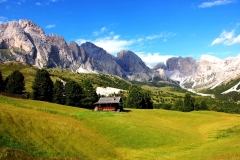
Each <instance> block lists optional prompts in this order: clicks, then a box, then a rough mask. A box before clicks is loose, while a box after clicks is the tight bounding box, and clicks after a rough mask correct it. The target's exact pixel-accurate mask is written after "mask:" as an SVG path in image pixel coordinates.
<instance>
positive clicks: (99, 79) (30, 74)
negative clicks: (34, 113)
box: [0, 62, 131, 92]
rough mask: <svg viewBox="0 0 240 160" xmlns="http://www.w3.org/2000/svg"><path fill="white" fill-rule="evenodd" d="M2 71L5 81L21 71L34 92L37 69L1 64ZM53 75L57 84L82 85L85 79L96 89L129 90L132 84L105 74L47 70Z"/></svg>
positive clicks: (53, 79)
mask: <svg viewBox="0 0 240 160" xmlns="http://www.w3.org/2000/svg"><path fill="white" fill-rule="evenodd" d="M0 70H1V72H2V75H3V78H4V79H5V78H6V77H7V76H8V75H10V74H11V73H12V72H13V71H14V70H19V71H20V72H22V74H23V75H24V78H25V87H26V91H27V92H32V83H33V81H34V78H35V75H36V71H37V68H36V67H33V66H30V65H27V64H23V63H17V62H7V63H1V62H0ZM47 70H48V72H49V74H50V75H51V79H52V81H53V82H55V81H56V80H57V79H58V80H59V79H64V80H67V79H69V78H70V79H72V80H74V81H76V82H78V83H81V82H82V81H83V80H84V79H90V80H91V82H92V84H93V86H94V87H99V86H100V87H114V88H120V89H124V90H127V89H128V88H129V87H130V85H131V84H130V83H129V82H127V81H126V80H124V79H122V78H120V77H118V76H114V75H105V74H78V73H75V72H72V71H70V70H67V69H57V68H54V69H47Z"/></svg>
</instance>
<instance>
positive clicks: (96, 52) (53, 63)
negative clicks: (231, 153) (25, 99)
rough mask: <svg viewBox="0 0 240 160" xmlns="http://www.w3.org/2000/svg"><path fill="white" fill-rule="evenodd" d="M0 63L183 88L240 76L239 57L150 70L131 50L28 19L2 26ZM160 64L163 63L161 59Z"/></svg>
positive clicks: (172, 62)
mask: <svg viewBox="0 0 240 160" xmlns="http://www.w3.org/2000/svg"><path fill="white" fill-rule="evenodd" d="M0 61H2V62H6V61H19V62H24V63H28V64H31V65H34V66H36V67H39V68H44V67H45V68H54V67H57V68H66V69H70V70H72V71H74V72H80V73H104V74H113V75H117V76H119V77H124V78H126V79H128V80H131V81H140V82H156V81H159V82H160V81H161V82H164V81H165V82H167V83H169V82H170V83H172V82H173V83H174V84H176V82H177V83H178V84H179V85H180V86H181V87H183V88H198V89H204V88H212V89H213V88H215V87H216V86H219V85H221V84H223V83H227V82H229V81H230V80H232V79H236V78H238V77H239V76H240V56H237V57H231V58H227V59H224V60H221V59H219V58H216V57H213V56H203V57H202V58H201V59H200V60H199V61H196V60H195V59H193V58H191V57H187V58H183V57H172V58H169V59H168V60H167V62H166V65H165V64H164V63H158V64H157V65H156V66H155V67H152V68H149V67H148V66H147V65H146V64H145V63H144V62H143V61H142V60H141V58H140V57H138V56H137V55H136V54H135V53H134V52H132V51H128V50H122V51H120V52H119V53H118V54H117V56H116V57H115V56H113V55H111V54H109V53H108V52H106V51H105V50H104V49H103V48H100V47H98V46H96V45H95V44H93V43H91V42H86V43H83V44H81V45H80V46H79V45H78V44H77V43H76V42H70V43H69V44H67V43H66V41H65V40H64V38H63V37H61V36H58V35H53V34H50V35H46V34H45V33H44V31H43V29H42V28H41V27H39V26H38V25H36V24H35V23H34V22H32V21H29V20H19V21H18V22H7V23H4V24H0ZM159 61H161V60H159Z"/></svg>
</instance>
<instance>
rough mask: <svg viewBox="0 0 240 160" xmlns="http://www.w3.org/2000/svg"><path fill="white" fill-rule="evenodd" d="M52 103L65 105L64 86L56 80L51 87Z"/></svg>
mask: <svg viewBox="0 0 240 160" xmlns="http://www.w3.org/2000/svg"><path fill="white" fill-rule="evenodd" d="M53 102H54V103H58V104H65V97H64V85H63V83H62V82H61V81H59V80H56V82H55V83H54V87H53Z"/></svg>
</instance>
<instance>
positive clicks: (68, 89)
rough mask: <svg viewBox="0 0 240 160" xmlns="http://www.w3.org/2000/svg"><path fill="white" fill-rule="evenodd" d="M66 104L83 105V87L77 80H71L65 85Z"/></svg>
mask: <svg viewBox="0 0 240 160" xmlns="http://www.w3.org/2000/svg"><path fill="white" fill-rule="evenodd" d="M65 93H66V103H65V104H66V105H69V106H76V107H80V106H81V99H82V87H81V86H80V85H79V84H78V83H77V82H75V81H72V80H69V81H67V83H66V85H65Z"/></svg>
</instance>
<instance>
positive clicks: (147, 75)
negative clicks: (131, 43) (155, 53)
mask: <svg viewBox="0 0 240 160" xmlns="http://www.w3.org/2000/svg"><path fill="white" fill-rule="evenodd" d="M116 59H117V63H118V64H119V65H120V66H121V68H122V69H123V71H124V73H125V75H126V76H127V77H128V78H129V79H137V80H140V79H141V81H147V80H149V79H151V74H152V71H151V69H150V68H149V67H147V66H146V64H145V63H144V62H143V61H142V59H141V58H140V57H138V56H137V55H136V54H135V53H133V52H132V51H129V50H122V51H120V52H119V53H118V54H117V57H116Z"/></svg>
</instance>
